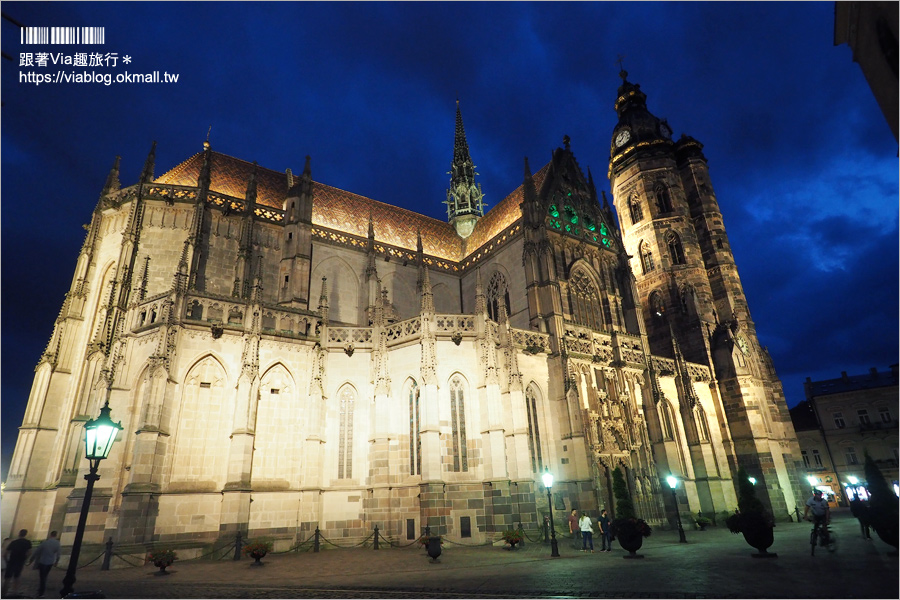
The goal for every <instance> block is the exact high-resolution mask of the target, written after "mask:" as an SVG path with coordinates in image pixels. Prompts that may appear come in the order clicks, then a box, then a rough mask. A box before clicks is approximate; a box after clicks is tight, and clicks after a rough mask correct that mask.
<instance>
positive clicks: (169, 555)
mask: <svg viewBox="0 0 900 600" xmlns="http://www.w3.org/2000/svg"><path fill="white" fill-rule="evenodd" d="M176 560H178V553H177V552H175V551H174V550H153V551H152V552H148V553H147V562H149V563H153V565H154V566H155V567H157V568H158V569H159V573H157V574H158V575H168V573H167V572H166V568H167V567H168V566H169V565H171V564H172V563H173V562H175V561H176Z"/></svg>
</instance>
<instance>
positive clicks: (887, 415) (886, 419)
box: [878, 406, 891, 423]
mask: <svg viewBox="0 0 900 600" xmlns="http://www.w3.org/2000/svg"><path fill="white" fill-rule="evenodd" d="M878 414H880V415H881V422H882V423H890V422H891V409H889V408H888V407H887V406H882V407H880V408H879V409H878Z"/></svg>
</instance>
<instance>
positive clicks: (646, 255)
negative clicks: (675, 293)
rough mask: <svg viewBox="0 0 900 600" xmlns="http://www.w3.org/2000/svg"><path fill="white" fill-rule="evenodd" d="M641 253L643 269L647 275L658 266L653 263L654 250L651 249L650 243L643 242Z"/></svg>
mask: <svg viewBox="0 0 900 600" xmlns="http://www.w3.org/2000/svg"><path fill="white" fill-rule="evenodd" d="M640 255H641V269H642V270H643V273H644V275H646V274H647V273H649V272H651V271H652V270H653V269H655V268H656V266H655V265H654V264H653V252H651V251H650V244H648V243H647V242H641V248H640Z"/></svg>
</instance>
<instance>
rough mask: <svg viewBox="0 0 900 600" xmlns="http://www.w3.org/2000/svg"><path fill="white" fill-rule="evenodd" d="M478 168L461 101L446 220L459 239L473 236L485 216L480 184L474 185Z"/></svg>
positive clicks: (457, 104) (457, 115) (457, 108)
mask: <svg viewBox="0 0 900 600" xmlns="http://www.w3.org/2000/svg"><path fill="white" fill-rule="evenodd" d="M475 175H477V173H476V172H475V165H474V164H472V157H471V156H470V155H469V143H468V142H467V141H466V130H465V127H464V126H463V120H462V112H461V111H460V109H459V100H457V101H456V135H455V136H454V139H453V162H451V163H450V189H448V190H447V200H446V202H445V204H446V205H447V218H448V220H449V221H450V223H451V224H452V225H453V226H454V228H456V233H457V234H459V236H460V237H463V238H467V237H469V236H470V235H471V234H472V230H473V229H474V228H475V223H476V222H477V221H478V219H480V218H481V217H482V216H484V204H483V202H482V198H484V194H483V193H482V192H481V184H476V183H475Z"/></svg>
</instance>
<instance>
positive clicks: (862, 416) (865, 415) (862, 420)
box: [856, 408, 872, 425]
mask: <svg viewBox="0 0 900 600" xmlns="http://www.w3.org/2000/svg"><path fill="white" fill-rule="evenodd" d="M856 416H857V418H859V424H860V425H868V424H870V423H871V422H872V421H870V420H869V411H867V410H866V409H865V408H861V409H859V410H858V411H856Z"/></svg>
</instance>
